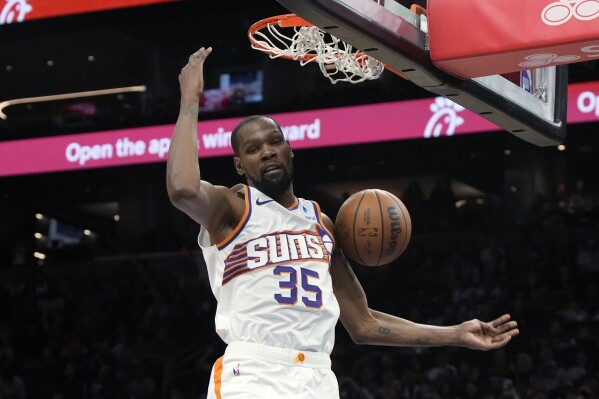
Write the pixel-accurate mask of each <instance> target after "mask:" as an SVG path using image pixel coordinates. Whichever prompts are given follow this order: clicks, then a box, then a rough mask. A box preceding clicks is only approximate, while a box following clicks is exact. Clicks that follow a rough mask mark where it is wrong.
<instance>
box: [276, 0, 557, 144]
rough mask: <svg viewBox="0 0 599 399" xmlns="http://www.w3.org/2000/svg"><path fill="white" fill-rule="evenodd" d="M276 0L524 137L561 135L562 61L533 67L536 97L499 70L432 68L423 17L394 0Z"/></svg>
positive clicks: (539, 139)
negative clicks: (539, 89) (471, 74)
mask: <svg viewBox="0 0 599 399" xmlns="http://www.w3.org/2000/svg"><path fill="white" fill-rule="evenodd" d="M277 1H278V2H279V3H280V4H281V5H283V6H284V7H285V8H287V9H288V10H289V11H290V12H292V13H295V14H297V15H298V16H300V17H302V18H303V19H305V20H307V21H309V22H310V23H312V24H314V25H316V26H318V27H319V28H321V29H322V30H324V31H325V32H327V33H329V34H331V35H334V36H335V37H337V38H339V39H341V40H343V41H345V42H347V43H349V44H350V45H352V46H354V47H355V48H357V49H360V50H362V51H363V52H364V53H366V54H368V55H369V56H371V57H373V58H375V59H377V60H379V61H381V62H383V63H384V64H386V65H389V66H390V67H391V68H393V69H395V70H396V71H398V72H400V73H401V74H402V75H404V76H405V77H407V78H408V79H409V80H410V81H412V82H413V83H414V84H416V85H417V86H420V87H422V88H423V89H425V90H427V91H429V92H431V93H434V94H437V95H440V96H443V97H447V98H449V99H451V100H452V101H454V102H455V103H457V104H459V105H461V106H463V107H465V108H468V109H470V110H471V111H473V112H476V113H477V114H479V115H481V116H482V117H484V118H485V119H487V120H489V121H491V122H493V123H495V124H496V125H498V126H500V127H501V128H503V129H505V130H507V131H508V132H510V133H512V134H514V135H516V136H517V137H519V138H521V139H523V140H525V141H528V142H530V143H533V144H535V145H538V146H552V145H557V144H559V143H562V142H563V141H564V140H565V137H566V99H567V87H568V86H567V85H568V73H567V66H565V65H560V66H551V67H547V68H540V69H536V70H535V72H534V73H535V74H536V75H540V76H542V77H543V79H544V82H545V83H544V84H545V87H544V90H545V92H544V95H542V96H538V95H537V96H535V95H533V94H531V93H529V92H528V91H525V90H523V89H522V88H521V87H520V86H519V85H516V84H514V83H512V81H511V80H508V79H506V78H505V77H503V76H501V75H492V76H484V77H477V78H471V79H459V78H457V77H455V76H452V75H450V74H448V73H446V72H443V71H442V70H440V69H438V68H436V67H435V66H434V65H433V63H432V61H431V58H430V54H429V45H428V34H427V32H428V28H427V21H426V18H425V17H424V16H421V15H418V14H416V13H414V12H412V11H410V10H409V9H407V8H405V7H403V6H402V5H400V4H399V3H397V2H395V1H393V0H386V1H384V0H379V1H378V2H377V1H373V0H277ZM379 3H380V4H379ZM385 3H386V4H385Z"/></svg>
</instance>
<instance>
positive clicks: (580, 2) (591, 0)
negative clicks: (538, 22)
mask: <svg viewBox="0 0 599 399" xmlns="http://www.w3.org/2000/svg"><path fill="white" fill-rule="evenodd" d="M598 16H599V0H559V1H555V2H553V3H551V4H549V5H548V6H547V7H545V8H544V9H543V11H542V12H541V19H542V20H543V22H544V23H545V24H547V25H550V26H556V25H562V24H565V23H566V22H568V21H569V20H570V18H572V17H574V18H576V19H578V20H579V21H589V20H591V19H595V18H597V17H598Z"/></svg>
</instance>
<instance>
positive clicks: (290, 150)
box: [285, 140, 293, 158]
mask: <svg viewBox="0 0 599 399" xmlns="http://www.w3.org/2000/svg"><path fill="white" fill-rule="evenodd" d="M285 141H286V142H287V147H289V152H290V153H291V158H293V150H292V149H291V144H289V140H285Z"/></svg>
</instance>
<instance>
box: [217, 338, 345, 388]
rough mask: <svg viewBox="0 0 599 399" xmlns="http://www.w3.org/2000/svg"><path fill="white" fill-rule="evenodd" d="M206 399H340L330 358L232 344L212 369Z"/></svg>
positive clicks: (248, 344) (322, 355)
mask: <svg viewBox="0 0 599 399" xmlns="http://www.w3.org/2000/svg"><path fill="white" fill-rule="evenodd" d="M207 398H208V399H339V386H338V384H337V378H336V377H335V374H334V373H333V371H332V370H331V359H330V357H329V355H328V354H326V353H321V352H301V351H297V350H293V349H284V348H276V347H272V346H265V345H259V344H254V343H248V342H231V343H230V344H229V345H228V346H227V349H226V350H225V354H224V356H222V357H221V358H219V359H218V360H217V361H216V362H215V363H214V366H213V367H212V373H211V375H210V384H209V387H208V396H207Z"/></svg>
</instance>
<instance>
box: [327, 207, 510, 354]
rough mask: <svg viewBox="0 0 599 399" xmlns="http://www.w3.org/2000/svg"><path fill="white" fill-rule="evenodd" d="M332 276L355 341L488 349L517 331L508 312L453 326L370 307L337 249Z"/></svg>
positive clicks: (346, 325) (394, 344) (328, 220)
mask: <svg viewBox="0 0 599 399" xmlns="http://www.w3.org/2000/svg"><path fill="white" fill-rule="evenodd" d="M323 220H324V222H325V224H327V228H328V229H329V231H334V226H333V222H332V221H331V220H330V219H329V218H328V217H325V216H324V215H323ZM331 275H332V277H333V290H334V292H335V296H336V297H337V301H338V302H339V307H340V309H341V315H340V319H341V322H342V323H343V326H344V327H345V328H346V330H347V331H348V333H349V335H350V336H351V337H352V339H353V341H354V342H356V343H358V344H370V345H388V346H462V347H466V348H470V349H479V350H489V349H497V348H500V347H502V346H504V345H505V344H507V343H508V342H509V341H510V340H511V338H512V337H514V336H515V335H517V334H518V329H517V323H516V322H515V321H511V320H510V316H509V315H503V316H501V317H499V318H497V319H495V320H493V321H491V322H488V323H485V322H481V321H479V320H476V319H474V320H469V321H466V322H463V323H461V324H458V325H455V326H433V325H428V324H419V323H414V322H412V321H410V320H406V319H402V318H400V317H397V316H393V315H390V314H386V313H383V312H379V311H377V310H373V309H370V308H369V307H368V300H367V298H366V294H365V293H364V289H363V288H362V285H361V284H360V282H359V281H358V279H357V277H356V275H355V274H354V272H353V270H352V268H351V266H350V264H349V262H348V261H347V259H345V257H344V256H343V253H342V252H341V251H340V250H336V251H335V252H334V253H333V258H332V263H331Z"/></svg>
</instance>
